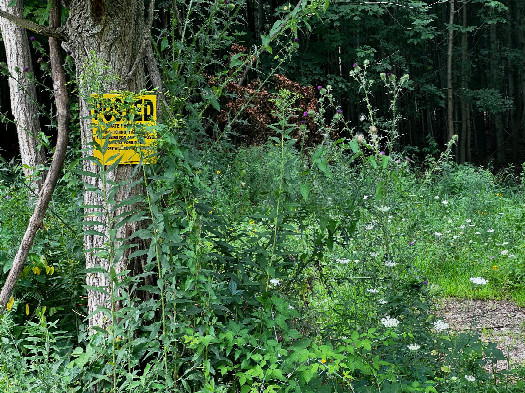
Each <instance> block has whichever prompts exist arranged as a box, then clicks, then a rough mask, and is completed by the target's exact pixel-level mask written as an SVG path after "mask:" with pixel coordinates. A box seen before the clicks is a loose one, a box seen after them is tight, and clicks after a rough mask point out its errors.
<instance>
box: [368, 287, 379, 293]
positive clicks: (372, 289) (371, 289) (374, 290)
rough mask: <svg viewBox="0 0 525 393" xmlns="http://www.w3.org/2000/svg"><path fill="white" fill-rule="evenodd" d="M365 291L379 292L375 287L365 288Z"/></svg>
mask: <svg viewBox="0 0 525 393" xmlns="http://www.w3.org/2000/svg"><path fill="white" fill-rule="evenodd" d="M366 291H367V292H370V293H378V292H379V289H376V288H370V289H367V290H366Z"/></svg>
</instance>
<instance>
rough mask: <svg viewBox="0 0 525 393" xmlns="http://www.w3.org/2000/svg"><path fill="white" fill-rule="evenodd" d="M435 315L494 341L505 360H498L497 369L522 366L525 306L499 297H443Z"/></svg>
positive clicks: (524, 350)
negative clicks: (506, 359)
mask: <svg viewBox="0 0 525 393" xmlns="http://www.w3.org/2000/svg"><path fill="white" fill-rule="evenodd" d="M436 307H437V314H438V315H440V316H441V317H442V318H443V319H445V320H446V322H448V324H449V325H450V327H451V328H452V329H454V330H456V331H458V332H464V331H468V330H473V329H474V330H477V331H478V332H479V333H480V334H481V338H482V340H483V341H485V342H493V343H496V344H497V345H498V348H499V349H501V350H502V351H503V353H504V354H505V356H507V358H508V360H509V361H508V362H507V361H499V362H498V364H497V365H496V368H497V369H498V370H503V369H507V368H509V363H510V367H511V368H512V367H513V366H516V365H518V364H521V365H525V307H519V306H517V305H516V304H515V303H512V302H508V301H500V300H464V299H453V298H451V299H443V300H440V301H439V302H438V303H437V304H436Z"/></svg>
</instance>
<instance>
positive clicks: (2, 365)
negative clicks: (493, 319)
mask: <svg viewBox="0 0 525 393" xmlns="http://www.w3.org/2000/svg"><path fill="white" fill-rule="evenodd" d="M329 92H330V88H329V87H328V88H323V87H321V88H320V89H319V94H320V96H321V100H320V102H321V105H326V108H328V107H329V105H330V99H329V98H330V97H329ZM296 99H297V97H295V96H294V95H293V94H292V93H291V92H289V91H286V90H282V91H281V92H280V95H279V96H278V98H277V99H276V101H275V104H276V108H277V110H278V111H279V112H278V113H277V114H276V115H277V117H278V118H279V119H280V121H279V122H278V123H275V124H274V125H273V128H274V130H275V131H276V136H274V137H270V140H269V142H268V143H266V144H264V145H260V146H252V147H243V148H237V149H232V148H231V147H228V146H227V145H226V144H215V145H214V146H213V149H209V150H208V153H204V154H203V151H202V150H198V149H195V148H191V147H190V146H186V145H184V144H182V143H181V142H180V141H179V140H177V138H176V137H174V135H173V134H172V133H171V132H170V130H169V129H160V130H161V132H164V135H163V136H162V138H161V140H162V142H161V145H160V146H159V150H160V151H161V152H162V154H161V155H159V162H158V164H157V165H144V166H140V168H141V169H140V170H142V171H143V172H144V185H145V187H146V190H147V193H146V195H144V198H143V203H144V206H145V208H144V212H142V213H141V217H142V215H145V216H147V217H148V218H149V220H150V221H151V224H150V226H149V227H148V228H147V229H144V230H141V233H139V234H135V236H140V237H141V238H142V239H145V240H147V241H148V242H149V244H150V247H149V249H147V250H144V251H137V255H138V253H139V252H143V253H145V254H147V256H148V265H147V269H146V271H145V273H144V274H143V275H142V276H139V277H129V276H127V275H124V276H121V277H115V276H114V275H112V273H111V272H106V274H108V275H109V276H110V278H111V283H112V286H113V288H112V289H111V290H112V293H114V294H115V299H117V300H118V302H119V303H120V305H121V306H120V308H118V309H116V308H112V309H108V310H106V312H107V314H108V318H112V321H113V323H112V324H110V325H109V327H108V328H106V329H98V331H97V332H96V333H95V334H90V333H89V332H87V331H86V324H85V317H86V315H85V312H86V311H85V310H86V307H85V303H86V302H85V296H86V292H85V288H84V284H83V282H84V275H85V274H86V271H85V268H84V267H83V256H82V243H81V236H80V234H81V233H82V231H83V228H82V226H83V225H85V222H84V221H83V217H82V214H81V207H82V202H81V199H80V195H81V193H80V192H79V185H80V181H79V180H78V176H75V171H77V173H78V169H75V166H78V160H77V161H72V163H71V164H70V166H69V167H68V170H70V174H69V175H68V176H67V177H65V178H63V179H62V181H61V184H60V185H59V188H58V189H57V193H56V195H55V198H54V203H53V205H52V207H51V210H50V212H49V214H48V216H47V218H46V220H45V223H44V227H43V228H42V230H41V231H40V233H39V236H38V240H37V242H36V244H35V245H34V247H33V249H32V253H31V255H30V258H29V260H28V262H27V266H26V267H25V269H24V271H23V274H22V277H21V279H20V280H19V284H18V286H17V289H16V292H15V294H14V296H13V298H12V301H11V302H10V303H9V304H8V309H9V312H7V313H6V314H5V315H3V316H2V317H1V324H0V331H1V334H0V336H1V340H2V342H1V346H2V351H1V354H0V387H1V389H2V391H5V392H28V391H31V392H68V391H71V392H74V391H79V392H80V391H81V392H89V391H99V392H102V391H111V392H117V391H119V392H120V391H121V392H130V391H133V392H141V391H144V392H155V391H158V392H168V391H173V392H179V391H180V392H242V393H245V392H325V391H326V392H330V391H331V392H346V391H348V392H353V391H355V392H379V391H381V392H412V391H414V392H416V391H425V392H432V391H435V392H474V391H475V392H497V391H498V392H499V391H508V392H514V391H515V392H518V391H522V389H523V386H524V385H523V384H524V382H523V378H524V369H523V368H519V367H518V368H514V369H512V370H510V371H500V372H494V373H490V372H487V371H486V370H487V369H490V364H494V363H495V362H496V361H498V360H502V359H503V358H504V357H503V354H502V352H501V351H500V350H499V349H498V348H496V345H495V344H490V343H484V342H482V341H481V340H480V337H479V336H477V335H476V334H470V333H460V334H457V333H454V332H452V331H451V330H450V328H449V326H448V324H447V323H446V322H445V321H443V320H442V319H439V318H438V317H436V316H435V315H433V313H432V310H433V307H432V304H433V301H434V300H435V299H439V298H441V297H449V296H456V297H461V298H469V299H510V300H513V301H515V302H517V303H518V304H523V301H524V299H525V297H524V295H525V287H524V285H523V276H524V274H525V267H524V266H523V263H522V261H523V258H524V249H523V222H524V221H523V211H524V207H525V205H524V204H525V200H524V197H523V193H522V189H523V178H516V177H515V176H513V175H510V174H509V175H507V174H506V173H505V172H500V173H498V174H494V173H492V172H491V171H490V170H488V169H483V168H479V167H474V166H470V165H461V166H458V165H456V164H454V163H453V162H452V161H451V160H450V159H449V156H448V154H449V153H450V149H449V150H447V151H446V152H445V153H444V154H442V155H441V157H431V156H429V157H428V158H427V160H426V161H424V162H413V161H412V160H411V159H410V158H409V157H406V156H402V155H401V154H398V153H390V154H387V153H385V151H384V150H382V147H381V139H380V136H379V135H378V134H377V131H376V130H375V129H374V125H373V124H372V125H370V126H369V129H368V130H367V132H363V133H360V134H357V135H356V136H355V137H354V138H352V139H339V140H335V141H334V140H332V139H331V138H330V136H329V132H325V133H324V135H325V138H324V140H323V141H322V143H320V144H318V145H316V146H315V147H307V146H301V143H300V141H298V140H297V139H294V138H292V137H291V134H292V132H295V131H297V128H298V127H299V128H300V129H301V131H302V132H303V133H306V132H308V131H307V129H306V125H305V124H295V123H290V122H289V121H288V120H289V119H290V118H291V116H295V115H296V113H297V109H296V108H295V107H294V103H295V102H296ZM331 113H333V115H332V118H331V119H330V121H328V122H326V120H325V117H326V112H322V111H319V112H318V113H306V112H305V113H304V114H300V115H302V116H304V117H308V116H312V121H314V122H315V123H316V124H317V126H318V127H319V129H321V130H323V129H325V130H327V129H328V128H329V127H330V126H332V125H333V124H338V123H341V124H342V125H343V126H344V119H343V118H342V116H341V115H340V113H338V111H337V108H332V112H331ZM323 116H324V117H323ZM450 148H452V146H451V147H450ZM105 170H106V171H111V166H107V167H105ZM522 173H523V172H522ZM1 175H2V179H1V188H0V204H1V209H0V222H1V224H2V225H1V227H0V239H1V242H0V244H1V247H2V248H1V249H0V261H1V263H2V266H3V274H5V273H6V272H7V271H8V269H9V262H10V261H11V260H12V257H13V253H14V249H15V247H14V246H15V245H16V244H17V242H18V239H19V238H20V236H21V234H22V232H23V230H24V229H25V223H26V222H27V218H28V215H29V214H30V206H29V204H28V202H27V201H28V200H29V198H28V197H29V195H28V190H29V188H28V187H27V185H26V183H25V181H24V179H23V178H22V177H21V175H20V173H17V172H16V171H13V169H12V167H11V166H10V165H8V164H7V163H3V164H2V171H1ZM109 186H111V187H125V186H126V184H111V185H110V184H109V183H108V193H114V192H115V190H111V187H109ZM106 201H107V203H108V206H106V207H105V209H107V210H111V209H112V208H113V207H112V205H111V200H110V199H106ZM122 219H129V217H127V218H122ZM115 225H119V224H118V223H115ZM84 230H85V228H84ZM117 240H118V239H111V238H110V239H108V247H109V245H110V243H111V244H112V245H113V246H112V247H113V248H112V250H113V251H112V252H113V253H114V254H113V257H114V258H115V260H118V254H119V252H123V250H119V249H118V247H117V249H115V244H123V243H122V242H118V241H117ZM120 247H121V248H122V246H120ZM108 252H109V251H108ZM146 276H152V277H153V276H154V277H155V279H154V280H153V281H151V280H149V281H147V282H148V284H147V285H145V282H146V281H145V280H144V278H145V277H146ZM141 293H142V295H141ZM144 293H147V294H148V296H146V297H144V296H143V295H144ZM96 389H98V390H96Z"/></svg>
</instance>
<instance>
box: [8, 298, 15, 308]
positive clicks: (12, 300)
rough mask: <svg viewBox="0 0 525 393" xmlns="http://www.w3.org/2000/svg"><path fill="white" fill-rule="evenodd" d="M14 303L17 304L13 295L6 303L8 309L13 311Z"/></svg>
mask: <svg viewBox="0 0 525 393" xmlns="http://www.w3.org/2000/svg"><path fill="white" fill-rule="evenodd" d="M13 304H15V298H14V297H12V296H11V299H9V301H8V302H7V305H6V307H7V311H11V309H12V308H13Z"/></svg>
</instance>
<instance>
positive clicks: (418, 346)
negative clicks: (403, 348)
mask: <svg viewBox="0 0 525 393" xmlns="http://www.w3.org/2000/svg"><path fill="white" fill-rule="evenodd" d="M407 348H408V349H410V350H411V351H417V350H418V349H419V348H421V346H420V345H418V344H410V345H407Z"/></svg>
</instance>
